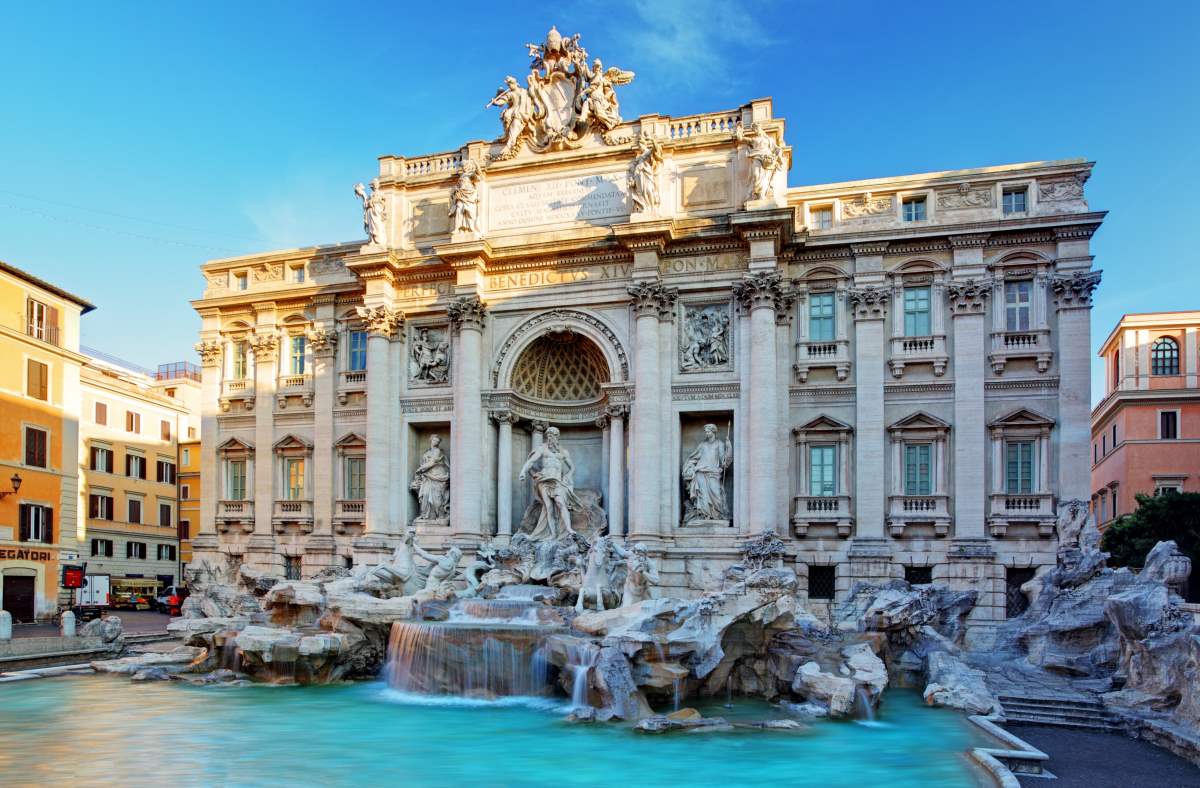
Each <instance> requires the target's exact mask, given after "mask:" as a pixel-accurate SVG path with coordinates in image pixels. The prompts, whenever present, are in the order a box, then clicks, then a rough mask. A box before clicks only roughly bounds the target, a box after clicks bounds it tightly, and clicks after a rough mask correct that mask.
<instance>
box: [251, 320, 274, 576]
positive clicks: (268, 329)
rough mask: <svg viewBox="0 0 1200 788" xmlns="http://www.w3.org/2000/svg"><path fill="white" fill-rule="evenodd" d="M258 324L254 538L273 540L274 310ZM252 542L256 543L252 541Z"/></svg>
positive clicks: (255, 348)
mask: <svg viewBox="0 0 1200 788" xmlns="http://www.w3.org/2000/svg"><path fill="white" fill-rule="evenodd" d="M264 317H265V316H264V314H263V313H261V312H260V313H259V323H258V326H257V327H256V328H255V333H254V335H253V337H251V339H250V348H251V350H253V351H254V396H255V404H254V444H255V447H256V451H255V455H254V535H255V536H256V537H260V539H267V540H272V539H273V537H272V536H271V534H272V530H271V517H272V514H273V513H274V511H275V493H274V485H275V477H276V476H277V475H278V474H277V473H276V472H275V455H274V453H273V452H272V451H271V446H272V445H273V444H274V443H275V381H276V379H277V378H278V374H279V373H278V353H279V335H278V334H277V333H276V332H275V326H274V310H272V311H271V312H270V315H269V318H268V319H267V320H264ZM252 541H253V540H252ZM248 560H249V559H248Z"/></svg>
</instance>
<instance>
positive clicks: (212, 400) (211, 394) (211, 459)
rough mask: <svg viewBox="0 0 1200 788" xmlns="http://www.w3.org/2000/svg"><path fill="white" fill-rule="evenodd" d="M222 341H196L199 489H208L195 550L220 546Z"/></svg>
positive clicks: (201, 504)
mask: <svg viewBox="0 0 1200 788" xmlns="http://www.w3.org/2000/svg"><path fill="white" fill-rule="evenodd" d="M223 349H224V348H223V345H222V344H221V343H220V342H219V341H217V340H215V339H209V340H205V341H203V342H199V343H197V344H196V352H197V353H199V354H200V434H201V435H204V436H207V439H206V440H204V441H202V442H201V443H200V489H202V490H208V493H207V494H206V495H203V496H201V497H200V525H199V532H198V533H197V534H196V536H195V537H194V538H193V539H192V551H193V553H194V554H196V556H197V557H199V554H200V553H202V552H215V551H216V549H217V500H218V499H219V498H220V497H221V493H220V483H219V481H218V479H219V478H220V477H219V469H218V467H217V444H218V443H220V441H219V440H218V439H217V407H218V402H219V400H220V396H221V356H222V352H223Z"/></svg>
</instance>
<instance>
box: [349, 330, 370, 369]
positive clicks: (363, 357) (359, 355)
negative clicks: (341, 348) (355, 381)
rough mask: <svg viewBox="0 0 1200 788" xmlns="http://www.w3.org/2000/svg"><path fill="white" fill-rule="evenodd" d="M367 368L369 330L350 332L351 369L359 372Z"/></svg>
mask: <svg viewBox="0 0 1200 788" xmlns="http://www.w3.org/2000/svg"><path fill="white" fill-rule="evenodd" d="M366 368H367V332H366V331H351V332H350V371H351V372H359V371H361V370H364V369H366Z"/></svg>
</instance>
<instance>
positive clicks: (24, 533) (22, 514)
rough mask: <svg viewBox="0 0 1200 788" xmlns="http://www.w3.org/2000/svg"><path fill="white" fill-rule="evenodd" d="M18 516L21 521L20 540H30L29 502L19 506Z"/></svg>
mask: <svg viewBox="0 0 1200 788" xmlns="http://www.w3.org/2000/svg"><path fill="white" fill-rule="evenodd" d="M17 518H18V520H19V522H20V524H21V525H20V541H22V542H28V541H29V504H27V503H23V504H21V505H20V506H19V507H18V508H17Z"/></svg>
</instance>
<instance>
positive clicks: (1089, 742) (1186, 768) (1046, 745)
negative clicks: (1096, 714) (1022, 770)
mask: <svg viewBox="0 0 1200 788" xmlns="http://www.w3.org/2000/svg"><path fill="white" fill-rule="evenodd" d="M1004 728H1005V729H1006V730H1009V731H1012V732H1013V733H1014V734H1016V735H1017V736H1020V737H1021V738H1022V739H1024V740H1025V741H1027V742H1029V743H1030V744H1032V745H1033V746H1034V747H1037V748H1038V749H1039V750H1041V751H1042V752H1044V753H1046V754H1047V755H1049V756H1050V761H1049V762H1048V763H1047V764H1046V768H1047V769H1048V770H1049V771H1050V772H1051V773H1052V774H1054V775H1055V776H1056V777H1058V779H1057V780H1049V781H1048V780H1046V779H1044V778H1040V777H1021V778H1020V782H1021V785H1022V786H1025V788H1107V787H1108V786H1114V787H1115V786H1120V788H1183V786H1200V768H1197V767H1195V766H1193V765H1192V764H1190V763H1188V762H1187V761H1185V760H1184V759H1183V758H1180V757H1179V756H1177V755H1173V754H1172V753H1170V752H1168V751H1166V750H1164V749H1162V748H1160V747H1156V746H1154V745H1153V744H1150V743H1149V742H1144V741H1139V740H1138V739H1130V738H1128V737H1127V736H1123V735H1120V734H1111V733H1091V732H1088V731H1074V730H1067V729H1064V728H1045V727H1041V726H1036V725H1012V724H1009V725H1005V726H1004Z"/></svg>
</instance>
